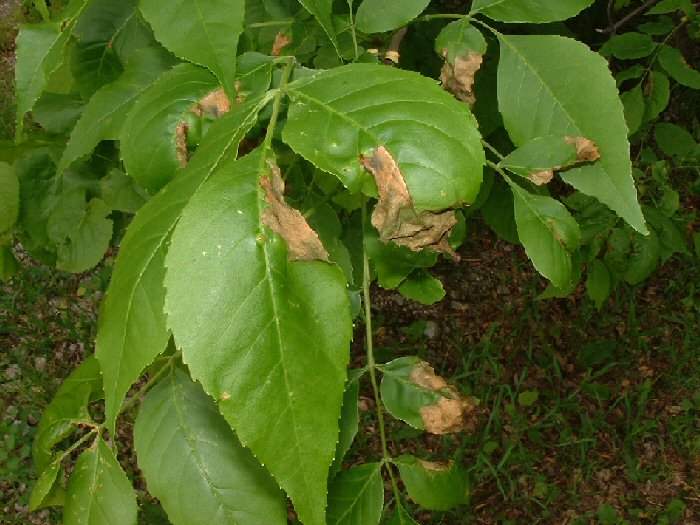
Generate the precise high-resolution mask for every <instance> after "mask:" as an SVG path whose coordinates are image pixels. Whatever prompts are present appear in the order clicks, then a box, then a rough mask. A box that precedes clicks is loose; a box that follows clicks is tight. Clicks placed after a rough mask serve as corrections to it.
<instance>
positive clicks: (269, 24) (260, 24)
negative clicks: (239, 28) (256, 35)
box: [246, 18, 294, 29]
mask: <svg viewBox="0 0 700 525" xmlns="http://www.w3.org/2000/svg"><path fill="white" fill-rule="evenodd" d="M293 22H294V19H293V18H285V19H283V20H270V21H269V22H253V23H252V24H247V25H246V27H248V28H251V29H255V28H258V27H272V26H288V25H290V24H292V23H293Z"/></svg>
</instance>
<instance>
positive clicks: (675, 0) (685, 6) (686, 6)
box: [646, 0, 695, 16]
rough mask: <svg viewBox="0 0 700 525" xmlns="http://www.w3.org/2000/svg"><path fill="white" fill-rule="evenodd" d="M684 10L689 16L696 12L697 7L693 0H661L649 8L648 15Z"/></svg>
mask: <svg viewBox="0 0 700 525" xmlns="http://www.w3.org/2000/svg"><path fill="white" fill-rule="evenodd" d="M680 10H683V12H684V13H685V14H686V15H687V16H691V15H693V14H694V13H695V8H694V7H693V2H692V1H691V0H661V1H660V2H659V3H657V4H656V5H655V6H653V7H652V8H651V9H649V10H648V11H647V12H646V14H647V15H663V14H666V13H675V12H676V11H680Z"/></svg>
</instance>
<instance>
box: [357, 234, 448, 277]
mask: <svg viewBox="0 0 700 525" xmlns="http://www.w3.org/2000/svg"><path fill="white" fill-rule="evenodd" d="M364 245H365V250H366V251H367V256H368V257H369V258H370V260H371V261H372V264H373V265H374V269H375V271H376V272H377V280H378V282H379V286H381V287H382V288H387V289H392V288H396V287H397V286H399V284H401V283H402V282H403V280H404V279H405V278H406V277H408V275H409V274H410V273H411V272H412V271H413V270H414V269H415V268H430V267H431V266H433V265H434V264H435V262H436V261H437V252H434V251H432V250H421V251H419V252H414V251H412V250H411V249H409V248H407V247H406V246H399V245H398V244H396V243H393V242H382V241H380V240H379V235H378V233H377V231H376V230H375V229H374V228H371V229H369V230H368V231H367V232H365V236H364Z"/></svg>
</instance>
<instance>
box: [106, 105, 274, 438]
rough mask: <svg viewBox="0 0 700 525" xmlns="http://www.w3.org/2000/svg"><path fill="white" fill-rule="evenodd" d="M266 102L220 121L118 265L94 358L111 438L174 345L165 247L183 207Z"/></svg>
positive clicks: (130, 238) (154, 202)
mask: <svg viewBox="0 0 700 525" xmlns="http://www.w3.org/2000/svg"><path fill="white" fill-rule="evenodd" d="M261 104H262V102H261V101H260V99H257V100H251V101H250V102H248V103H245V104H243V105H241V106H237V107H236V108H235V109H234V110H233V111H231V112H230V113H228V114H226V115H224V116H223V117H222V118H220V119H219V120H217V121H216V122H215V123H214V124H213V125H212V127H211V129H210V130H209V132H208V133H207V140H206V141H205V142H204V143H203V144H202V146H201V147H200V148H199V150H198V151H197V153H196V154H195V155H194V157H192V159H191V161H190V163H189V164H188V165H187V167H186V168H185V169H183V170H182V171H181V172H180V175H179V176H178V177H177V178H176V179H175V180H173V181H172V182H171V183H170V184H169V185H168V186H167V187H166V188H164V189H163V191H161V192H160V193H158V195H156V196H155V197H153V198H152V199H151V200H149V201H148V202H147V203H146V204H145V205H144V206H143V208H141V210H139V212H138V213H137V214H136V215H135V217H134V219H133V221H132V223H131V224H130V226H129V228H128V230H127V232H126V235H125V236H124V240H123V241H122V242H121V249H120V251H119V256H118V257H117V260H116V262H115V265H114V271H113V273H112V280H111V282H110V285H109V289H108V290H107V294H106V297H105V300H104V303H103V305H102V308H101V310H100V316H99V322H98V330H97V339H96V341H95V346H96V349H95V353H96V355H97V358H98V359H99V360H100V365H101V366H102V371H103V374H104V381H105V399H106V403H105V422H106V424H107V427H108V428H109V429H110V432H113V431H114V421H115V419H116V415H117V412H118V410H119V407H120V405H121V403H122V401H123V400H124V396H125V395H126V392H127V390H128V389H129V387H130V386H131V384H132V383H133V382H134V381H135V380H136V379H137V378H138V377H139V375H140V374H141V371H142V370H143V369H144V368H145V367H146V366H148V365H149V364H150V363H151V362H152V361H153V359H154V358H155V357H156V356H157V355H158V354H159V353H161V352H162V351H163V350H164V349H165V346H166V344H167V342H168V338H169V334H168V330H167V328H166V326H165V314H164V312H163V304H164V299H165V288H164V287H163V276H164V275H165V266H164V259H165V253H166V251H167V242H168V240H169V239H170V234H171V232H172V230H173V228H174V227H175V223H176V222H177V221H178V219H179V218H180V214H181V213H182V210H183V209H184V207H185V205H186V204H187V202H188V201H189V199H190V198H191V197H192V195H193V194H194V193H195V191H196V190H197V188H198V187H199V186H200V185H201V184H202V182H203V181H204V180H206V178H207V177H209V175H211V173H212V172H214V171H215V170H216V169H217V168H218V167H219V165H220V163H221V162H222V160H223V159H224V158H227V157H231V156H233V157H235V156H236V152H237V149H238V144H239V143H240V141H241V139H242V138H243V136H244V135H245V133H246V132H247V131H248V130H249V129H250V127H251V126H252V125H253V124H254V123H255V121H256V120H257V113H258V111H259V110H260V107H261Z"/></svg>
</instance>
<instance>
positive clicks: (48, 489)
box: [29, 461, 61, 512]
mask: <svg viewBox="0 0 700 525" xmlns="http://www.w3.org/2000/svg"><path fill="white" fill-rule="evenodd" d="M60 470H61V462H60V461H54V462H53V463H51V464H50V465H49V466H48V467H46V469H45V470H44V471H43V472H42V473H41V474H40V475H39V479H37V481H36V485H34V489H33V490H32V494H31V496H29V510H31V511H32V512H34V511H36V510H39V509H41V508H44V507H46V506H49V505H51V504H52V502H51V499H52V498H51V493H52V491H60V490H61V488H60V486H59V485H57V484H56V477H57V475H58V472H59V471H60Z"/></svg>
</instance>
